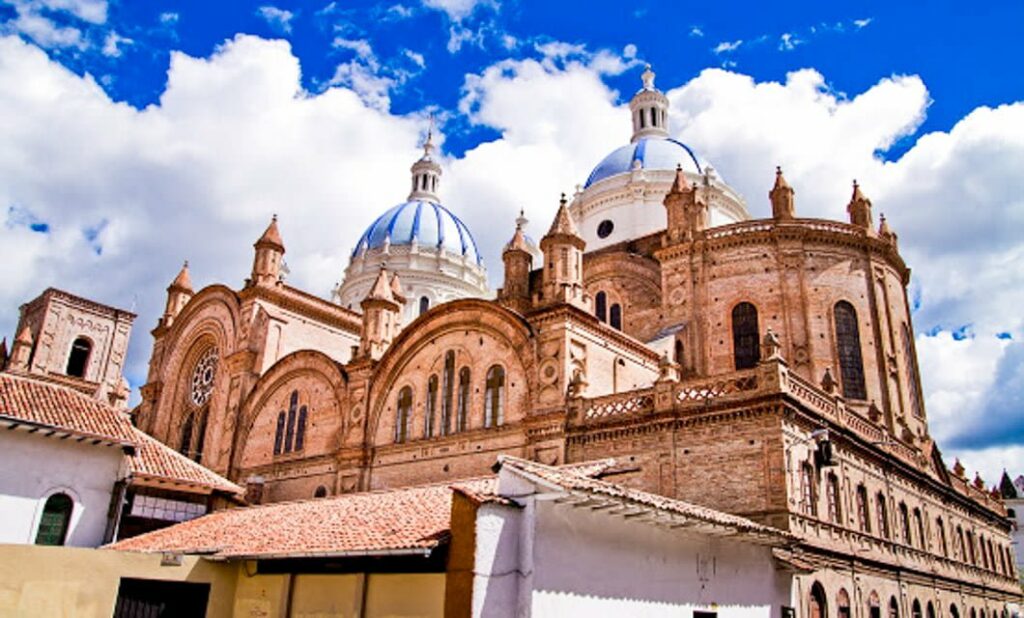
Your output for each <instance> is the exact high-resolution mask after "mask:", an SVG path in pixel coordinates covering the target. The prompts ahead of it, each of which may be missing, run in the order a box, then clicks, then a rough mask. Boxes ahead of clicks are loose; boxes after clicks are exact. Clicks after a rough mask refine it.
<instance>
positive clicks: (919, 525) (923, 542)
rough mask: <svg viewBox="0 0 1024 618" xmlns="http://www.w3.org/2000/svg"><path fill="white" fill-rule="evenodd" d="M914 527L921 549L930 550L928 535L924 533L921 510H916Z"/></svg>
mask: <svg viewBox="0 0 1024 618" xmlns="http://www.w3.org/2000/svg"><path fill="white" fill-rule="evenodd" d="M914 527H915V530H916V531H917V544H918V546H920V547H921V549H924V550H927V549H928V535H926V534H925V533H924V518H923V517H921V509H919V508H917V507H915V508H914Z"/></svg>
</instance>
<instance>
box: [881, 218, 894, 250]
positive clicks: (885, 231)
mask: <svg viewBox="0 0 1024 618" xmlns="http://www.w3.org/2000/svg"><path fill="white" fill-rule="evenodd" d="M878 219H879V221H880V223H879V224H878V236H879V238H881V239H882V240H887V241H889V242H890V243H891V244H892V245H895V244H896V240H897V236H896V232H894V231H892V228H890V227H889V222H888V221H886V219H885V213H882V214H880V215H879V216H878Z"/></svg>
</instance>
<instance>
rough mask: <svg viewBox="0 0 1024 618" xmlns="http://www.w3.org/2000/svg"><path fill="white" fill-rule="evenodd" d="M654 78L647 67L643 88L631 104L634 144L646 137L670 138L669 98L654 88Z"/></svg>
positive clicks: (643, 75) (641, 79)
mask: <svg viewBox="0 0 1024 618" xmlns="http://www.w3.org/2000/svg"><path fill="white" fill-rule="evenodd" d="M654 76H655V73H654V71H652V70H651V65H647V67H646V68H644V72H643V74H642V75H641V76H640V81H641V83H642V84H643V88H641V89H640V91H639V92H637V93H636V94H635V95H633V100H631V101H630V102H629V111H630V112H632V114H633V139H632V140H631V141H632V143H634V144H635V143H636V142H637V141H639V140H640V139H641V138H644V137H662V138H667V137H668V105H669V104H668V97H666V96H665V94H664V93H663V92H661V91H660V90H658V89H657V88H655V87H654Z"/></svg>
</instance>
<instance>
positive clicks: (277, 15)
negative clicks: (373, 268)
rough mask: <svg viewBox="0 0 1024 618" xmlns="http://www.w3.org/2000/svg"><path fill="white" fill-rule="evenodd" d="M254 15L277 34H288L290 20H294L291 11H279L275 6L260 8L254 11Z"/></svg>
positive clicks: (290, 27)
mask: <svg viewBox="0 0 1024 618" xmlns="http://www.w3.org/2000/svg"><path fill="white" fill-rule="evenodd" d="M256 15H258V16H259V17H260V18H262V19H263V20H264V21H265V22H267V23H268V24H269V25H270V26H271V27H272V28H276V29H277V30H278V31H279V32H283V33H285V34H288V33H290V32H291V31H292V20H293V19H295V14H294V13H292V12H291V11H286V10H284V9H279V8H277V7H276V6H269V5H266V6H261V7H259V8H258V9H256Z"/></svg>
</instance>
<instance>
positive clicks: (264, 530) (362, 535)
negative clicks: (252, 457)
mask: <svg viewBox="0 0 1024 618" xmlns="http://www.w3.org/2000/svg"><path fill="white" fill-rule="evenodd" d="M469 482H470V483H472V482H473V481H469ZM478 482H481V481H478ZM490 482H492V483H493V479H492V480H490ZM482 490H484V491H486V488H485V487H482ZM451 500H452V489H451V488H450V487H448V485H447V484H437V485H424V486H419V487H408V488H404V489H393V490H387V491H378V492H370V493H362V494H348V495H342V496H336V497H333V498H320V499H313V500H304V501H300V502H281V503H276V504H268V505H264V506H254V507H246V508H236V509H229V510H226V511H218V512H216V513H212V514H210V515H206V516H204V517H200V518H198V519H194V520H192V521H188V522H185V523H182V524H178V525H176V526H171V527H170V528H164V529H162V530H157V531H155V532H150V533H148V534H144V535H141V536H137V537H134V538H131V539H125V540H124V541H120V542H118V543H115V544H114V545H111V546H109V547H110V548H111V549H118V550H126V551H144V552H151V551H152V552H155V551H180V552H188V553H205V554H214V555H217V556H220V557H223V558H248V557H260V558H275V557H279V558H284V557H310V556H324V557H326V556H344V555H368V554H369V555H372V554H386V553H411V552H417V551H422V552H424V553H427V552H428V551H429V550H432V549H433V548H435V547H438V546H439V545H441V544H442V543H445V542H447V540H448V536H449V522H450V517H451Z"/></svg>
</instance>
